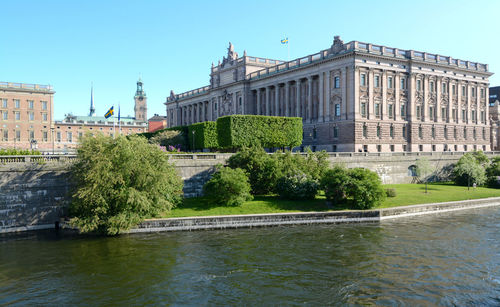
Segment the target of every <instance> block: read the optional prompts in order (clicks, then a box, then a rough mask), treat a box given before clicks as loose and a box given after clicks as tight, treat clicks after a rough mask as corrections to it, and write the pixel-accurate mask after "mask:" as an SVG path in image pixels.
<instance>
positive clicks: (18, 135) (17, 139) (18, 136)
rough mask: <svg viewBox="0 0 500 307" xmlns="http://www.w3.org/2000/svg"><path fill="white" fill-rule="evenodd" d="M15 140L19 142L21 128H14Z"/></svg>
mask: <svg viewBox="0 0 500 307" xmlns="http://www.w3.org/2000/svg"><path fill="white" fill-rule="evenodd" d="M15 140H16V141H17V142H20V141H21V130H16V137H15Z"/></svg>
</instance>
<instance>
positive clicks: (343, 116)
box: [340, 67, 347, 119]
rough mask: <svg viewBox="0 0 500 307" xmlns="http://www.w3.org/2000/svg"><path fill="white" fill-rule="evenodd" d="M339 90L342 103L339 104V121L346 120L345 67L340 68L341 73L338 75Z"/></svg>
mask: <svg viewBox="0 0 500 307" xmlns="http://www.w3.org/2000/svg"><path fill="white" fill-rule="evenodd" d="M340 89H341V90H342V93H341V95H342V102H341V103H340V107H341V113H340V118H341V119H347V97H346V96H347V95H346V91H347V70H346V68H345V67H342V71H341V73H340Z"/></svg>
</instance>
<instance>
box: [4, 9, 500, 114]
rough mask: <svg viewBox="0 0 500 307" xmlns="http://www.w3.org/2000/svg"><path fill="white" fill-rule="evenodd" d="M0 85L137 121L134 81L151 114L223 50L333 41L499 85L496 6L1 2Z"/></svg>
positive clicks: (276, 52)
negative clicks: (472, 65)
mask: <svg viewBox="0 0 500 307" xmlns="http://www.w3.org/2000/svg"><path fill="white" fill-rule="evenodd" d="M0 7H1V16H2V17H1V18H0V28H1V29H2V34H1V38H0V81H10V82H24V83H39V84H51V85H53V86H54V88H55V90H56V94H55V112H54V115H55V118H56V119H62V118H63V116H64V114H66V113H70V112H71V113H73V114H75V115H86V114H87V113H88V109H89V102H90V84H91V82H93V83H94V101H95V103H96V110H97V113H98V114H99V115H103V114H104V113H105V111H106V110H107V108H108V107H109V106H111V105H112V104H115V105H117V104H118V102H120V103H121V108H122V116H125V115H127V114H130V115H133V96H134V93H135V88H136V81H137V79H138V77H139V75H141V76H142V79H143V81H144V89H145V91H146V93H147V96H148V116H152V115H153V114H154V113H159V114H161V115H165V107H164V105H163V102H165V98H166V97H167V96H168V95H169V92H170V90H171V89H173V90H174V91H175V92H176V93H179V92H183V91H187V90H190V89H194V88H198V87H201V86H204V85H207V84H208V83H209V72H210V65H211V63H212V62H215V63H217V61H218V60H219V59H220V60H222V57H223V56H224V55H226V48H227V46H228V42H229V41H231V42H232V43H233V44H234V45H235V49H236V52H238V53H239V54H240V55H242V54H243V50H244V49H246V50H247V52H248V55H252V56H259V57H268V58H275V59H283V60H286V59H287V50H286V47H284V45H281V44H280V39H282V38H283V37H284V36H288V38H289V41H290V58H291V59H293V58H297V57H302V56H305V55H308V54H311V53H315V52H317V51H319V50H322V49H326V48H328V47H329V46H330V45H331V43H332V41H333V36H334V35H340V36H341V38H342V39H343V40H344V41H345V42H348V41H351V40H358V41H364V42H370V43H374V44H381V45H386V46H391V47H397V48H402V49H415V50H420V51H427V52H430V53H439V54H442V55H446V56H452V57H454V58H459V59H463V60H470V61H477V62H480V63H486V64H489V65H490V71H492V72H498V75H494V76H493V77H492V78H491V79H490V83H491V85H492V86H494V85H500V37H499V33H500V24H499V19H498V16H499V15H498V14H499V12H500V1H495V0H491V1H477V0H476V1H333V0H330V1H291V0H288V1H176V2H174V1H123V0H122V1H91V0H86V1H67V0H66V1H52V0H47V1H39V0H38V1H28V0H25V1H8V0H3V1H0Z"/></svg>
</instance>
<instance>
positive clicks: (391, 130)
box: [389, 126, 394, 138]
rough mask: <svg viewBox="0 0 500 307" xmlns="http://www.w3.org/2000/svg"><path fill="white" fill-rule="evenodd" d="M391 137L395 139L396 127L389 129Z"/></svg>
mask: <svg viewBox="0 0 500 307" xmlns="http://www.w3.org/2000/svg"><path fill="white" fill-rule="evenodd" d="M389 135H390V136H391V138H393V137H394V126H391V127H390V128H389Z"/></svg>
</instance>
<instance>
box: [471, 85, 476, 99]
mask: <svg viewBox="0 0 500 307" xmlns="http://www.w3.org/2000/svg"><path fill="white" fill-rule="evenodd" d="M472 97H476V88H475V87H473V88H472Z"/></svg>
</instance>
